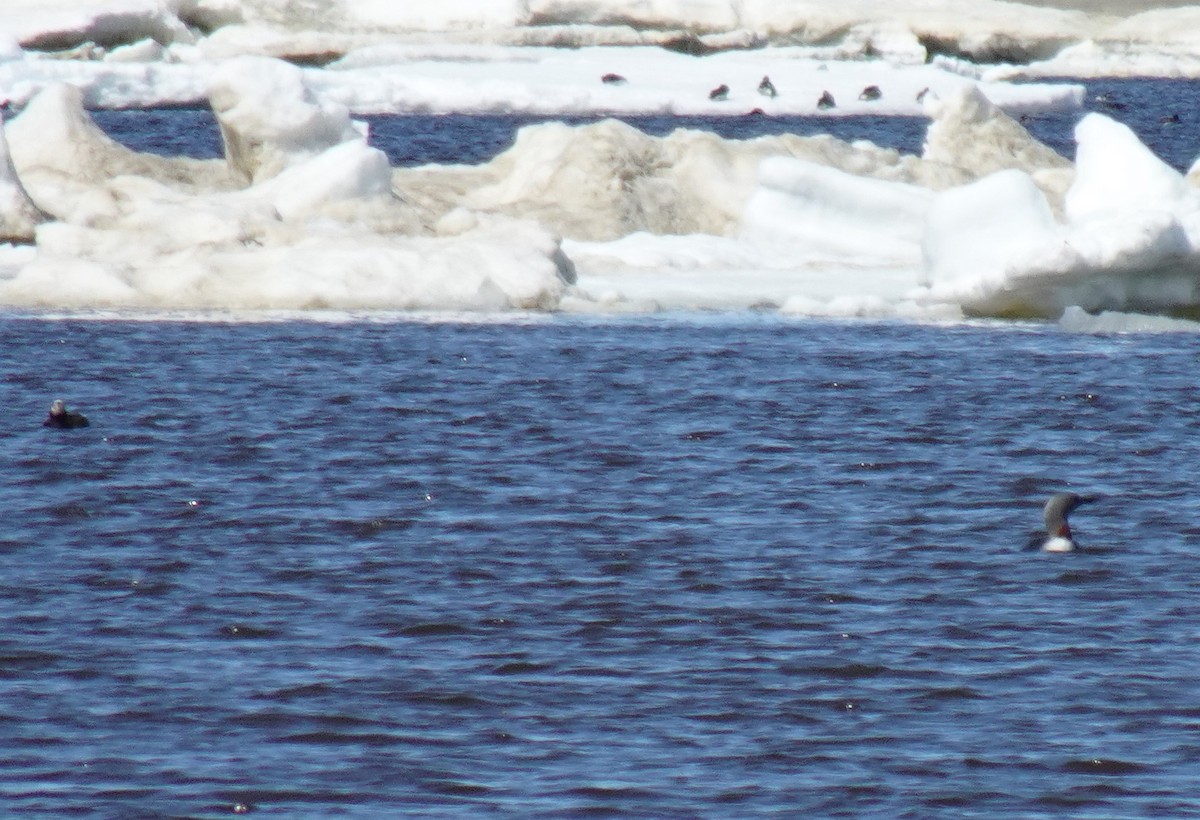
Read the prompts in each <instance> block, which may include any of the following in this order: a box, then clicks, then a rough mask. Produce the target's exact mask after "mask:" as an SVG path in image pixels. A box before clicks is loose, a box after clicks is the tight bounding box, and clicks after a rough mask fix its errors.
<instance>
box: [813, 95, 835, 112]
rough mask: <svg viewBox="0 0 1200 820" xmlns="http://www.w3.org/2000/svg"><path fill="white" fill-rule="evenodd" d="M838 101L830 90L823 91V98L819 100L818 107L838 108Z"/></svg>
mask: <svg viewBox="0 0 1200 820" xmlns="http://www.w3.org/2000/svg"><path fill="white" fill-rule="evenodd" d="M836 107H837V103H836V102H835V101H834V99H833V95H832V94H830V93H829V92H828V91H822V92H821V99H819V100H817V108H822V109H824V108H836Z"/></svg>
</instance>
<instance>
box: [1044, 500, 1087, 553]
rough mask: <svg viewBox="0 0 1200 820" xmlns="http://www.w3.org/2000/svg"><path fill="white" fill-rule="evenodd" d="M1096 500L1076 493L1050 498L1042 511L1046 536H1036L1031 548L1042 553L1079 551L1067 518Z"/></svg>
mask: <svg viewBox="0 0 1200 820" xmlns="http://www.w3.org/2000/svg"><path fill="white" fill-rule="evenodd" d="M1095 500H1096V499H1095V498H1094V497H1092V496H1086V495H1077V494H1075V493H1055V494H1054V495H1052V496H1050V500H1049V501H1047V502H1046V507H1045V509H1044V510H1042V518H1043V519H1045V522H1046V532H1045V534H1044V535H1043V534H1042V533H1038V534H1036V535H1034V536H1033V537H1032V538H1031V539H1030V540H1029V547H1030V548H1031V549H1040V550H1041V551H1042V552H1071V551H1072V550H1074V549H1077V548H1078V547H1079V545H1078V544H1076V543H1075V539H1073V538H1072V537H1071V525H1070V524H1068V523H1067V516H1068V515H1070V514H1071V510H1073V509H1075V508H1076V507H1078V506H1079V505H1080V504H1087V503H1089V502H1091V501H1095Z"/></svg>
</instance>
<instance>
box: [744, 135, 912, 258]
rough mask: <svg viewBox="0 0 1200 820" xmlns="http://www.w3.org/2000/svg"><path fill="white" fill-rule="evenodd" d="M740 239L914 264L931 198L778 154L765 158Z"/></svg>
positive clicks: (900, 186) (908, 187) (904, 187)
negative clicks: (763, 240)
mask: <svg viewBox="0 0 1200 820" xmlns="http://www.w3.org/2000/svg"><path fill="white" fill-rule="evenodd" d="M759 179H760V182H761V186H760V187H759V189H758V191H757V192H756V193H755V194H754V196H753V198H752V199H751V200H750V203H749V205H748V206H747V207H746V216H745V228H744V231H743V233H744V235H745V236H747V237H753V238H759V239H767V238H770V239H774V240H780V239H786V240H789V241H791V242H794V243H797V244H801V245H803V246H804V247H806V248H808V249H810V250H815V251H819V252H824V253H836V254H843V255H853V256H856V257H859V258H866V259H879V258H884V259H888V260H896V261H903V262H909V263H914V264H915V263H916V261H917V260H919V258H920V242H921V235H922V230H923V226H924V220H925V212H926V210H927V209H928V208H929V204H930V201H931V200H932V198H933V195H932V194H931V193H930V192H929V191H927V190H925V189H923V188H919V187H917V186H914V185H907V184H904V183H899V182H886V181H881V180H875V179H871V178H868V177H862V176H856V175H853V174H847V173H845V172H843V171H838V170H836V169H833V168H829V167H826V166H823V165H817V164H815V163H812V162H807V161H804V160H797V159H790V158H784V157H778V158H772V159H767V160H764V161H763V163H762V166H761V168H760V171H759Z"/></svg>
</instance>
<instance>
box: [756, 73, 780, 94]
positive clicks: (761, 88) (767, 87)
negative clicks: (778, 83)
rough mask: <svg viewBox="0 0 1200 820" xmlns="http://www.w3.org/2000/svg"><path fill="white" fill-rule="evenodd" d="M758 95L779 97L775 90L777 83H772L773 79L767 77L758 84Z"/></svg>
mask: <svg viewBox="0 0 1200 820" xmlns="http://www.w3.org/2000/svg"><path fill="white" fill-rule="evenodd" d="M758 93H759V94H762V95H763V96H764V97H777V96H778V95H779V92H778V91H776V90H775V83H773V82H771V78H770V77H766V76H764V77H763V78H762V82H761V83H759V84H758Z"/></svg>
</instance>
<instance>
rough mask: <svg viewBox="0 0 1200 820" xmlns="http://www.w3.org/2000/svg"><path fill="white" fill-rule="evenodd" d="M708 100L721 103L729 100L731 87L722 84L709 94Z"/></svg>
mask: <svg viewBox="0 0 1200 820" xmlns="http://www.w3.org/2000/svg"><path fill="white" fill-rule="evenodd" d="M708 98H709V99H710V100H715V101H717V102H720V101H722V100H727V99H729V86H727V85H725V83H721V84H720V85H719V86H717V87H716V88H714V89H713V90H712V91H710V92H708Z"/></svg>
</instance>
